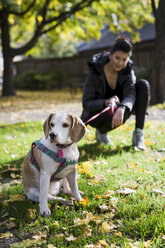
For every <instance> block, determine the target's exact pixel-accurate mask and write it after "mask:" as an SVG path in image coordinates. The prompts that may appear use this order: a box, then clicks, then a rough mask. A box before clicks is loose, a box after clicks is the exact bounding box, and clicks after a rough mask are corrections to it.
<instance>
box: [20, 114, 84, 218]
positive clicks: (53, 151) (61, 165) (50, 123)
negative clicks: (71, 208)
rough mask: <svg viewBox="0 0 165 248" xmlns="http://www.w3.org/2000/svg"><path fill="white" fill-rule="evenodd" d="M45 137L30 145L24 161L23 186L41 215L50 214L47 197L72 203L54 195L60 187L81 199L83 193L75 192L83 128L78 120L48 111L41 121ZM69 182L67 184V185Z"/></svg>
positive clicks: (75, 117)
mask: <svg viewBox="0 0 165 248" xmlns="http://www.w3.org/2000/svg"><path fill="white" fill-rule="evenodd" d="M43 130H44V134H45V136H43V137H42V138H41V139H40V140H37V141H35V142H34V143H33V144H32V147H31V151H29V153H28V154H27V155H26V157H25V159H24V163H23V185H24V189H25V193H26V196H27V197H28V199H30V200H32V201H35V202H39V203H40V214H41V215H42V216H48V215H50V214H51V211H50V209H49V208H48V202H47V201H48V200H59V201H60V202H61V203H63V204H66V205H71V204H72V201H70V200H65V199H63V198H61V197H56V195H57V194H58V193H59V192H60V189H61V188H63V192H64V193H66V194H70V193H71V194H72V195H73V197H74V198H75V200H76V201H81V200H82V198H81V195H83V192H81V191H78V185H77V161H78V158H79V151H78V149H77V144H76V143H77V142H78V141H79V140H80V139H82V138H83V136H84V135H85V132H86V127H85V125H84V123H83V122H82V121H81V119H80V118H79V117H78V116H76V115H74V114H72V113H64V112H56V113H53V114H50V115H49V117H48V118H47V120H46V121H45V123H44V124H43ZM68 183H69V184H68Z"/></svg>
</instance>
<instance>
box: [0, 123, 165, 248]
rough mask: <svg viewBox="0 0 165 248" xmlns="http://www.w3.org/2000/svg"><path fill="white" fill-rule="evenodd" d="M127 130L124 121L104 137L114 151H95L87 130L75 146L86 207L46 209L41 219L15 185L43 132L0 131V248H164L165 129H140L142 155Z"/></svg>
mask: <svg viewBox="0 0 165 248" xmlns="http://www.w3.org/2000/svg"><path fill="white" fill-rule="evenodd" d="M133 127H134V122H133V121H128V122H127V123H126V124H125V125H123V126H121V127H120V128H118V129H116V130H114V131H113V132H111V133H109V135H110V137H111V139H112V141H113V142H114V144H115V146H114V147H111V146H108V145H99V144H97V143H96V141H95V135H94V131H95V130H94V129H93V128H90V127H88V131H87V134H86V137H85V138H84V139H83V140H81V141H80V142H79V144H78V147H79V151H80V159H79V165H78V175H79V178H78V184H79V189H80V190H82V191H84V192H85V200H84V203H81V204H77V203H76V202H75V203H74V206H73V207H66V206H63V205H60V204H59V203H58V202H50V209H51V212H52V215H51V216H50V217H46V218H43V217H41V216H40V214H39V205H38V204H37V203H33V202H32V201H29V200H27V199H26V197H25V194H24V190H23V186H22V182H21V171H22V168H21V166H22V162H23V159H24V157H25V155H26V153H27V152H28V150H29V149H30V145H31V143H32V142H33V141H34V140H36V139H38V138H40V137H41V136H42V135H43V131H42V124H41V123H40V122H26V123H21V124H14V125H0V137H1V139H0V172H1V178H0V179H1V184H0V187H1V188H2V191H1V195H0V216H1V218H0V221H1V222H0V231H1V234H0V247H1V245H2V247H3V245H4V244H10V247H11V248H12V247H16V248H19V247H48V248H49V247H50V248H51V247H59V248H62V247H122V248H123V247H126V248H131V247H140V248H142V247H165V241H164V240H165V236H164V235H165V196H164V195H163V193H162V194H161V192H164V193H165V154H164V150H165V126H164V123H163V122H146V125H145V143H146V145H147V150H146V151H145V152H142V151H135V150H134V149H133V147H132V146H131V139H132V132H133ZM4 186H5V187H4ZM125 188H128V189H132V190H134V193H129V194H126V193H127V192H125V193H124V192H123V190H124V189H125ZM154 189H157V190H160V193H157V192H156V191H155V190H154ZM64 197H66V196H64ZM70 197H71V196H67V198H70ZM2 234H4V235H6V237H5V238H2ZM7 235H8V236H7ZM10 235H13V236H12V237H9V236H10ZM104 242H105V243H104ZM51 245H52V246H51ZM90 245H91V246H90ZM92 245H93V246H92Z"/></svg>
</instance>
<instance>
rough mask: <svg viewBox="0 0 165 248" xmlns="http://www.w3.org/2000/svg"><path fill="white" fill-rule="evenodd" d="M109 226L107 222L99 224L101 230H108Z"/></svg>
mask: <svg viewBox="0 0 165 248" xmlns="http://www.w3.org/2000/svg"><path fill="white" fill-rule="evenodd" d="M110 231H111V227H110V225H109V224H108V223H107V222H103V223H102V226H101V232H110Z"/></svg>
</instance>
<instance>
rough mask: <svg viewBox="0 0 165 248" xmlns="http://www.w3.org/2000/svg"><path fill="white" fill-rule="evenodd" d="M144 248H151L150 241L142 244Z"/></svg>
mask: <svg viewBox="0 0 165 248" xmlns="http://www.w3.org/2000/svg"><path fill="white" fill-rule="evenodd" d="M144 247H145V248H149V247H151V240H148V241H146V242H144Z"/></svg>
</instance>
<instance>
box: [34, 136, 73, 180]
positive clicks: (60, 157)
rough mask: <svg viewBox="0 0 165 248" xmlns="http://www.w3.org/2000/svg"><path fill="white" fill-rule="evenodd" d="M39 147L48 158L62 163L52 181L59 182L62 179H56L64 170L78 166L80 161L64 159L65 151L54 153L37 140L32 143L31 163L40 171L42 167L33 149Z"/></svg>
mask: <svg viewBox="0 0 165 248" xmlns="http://www.w3.org/2000/svg"><path fill="white" fill-rule="evenodd" d="M35 147H37V148H38V149H39V150H40V151H42V152H43V153H45V154H46V155H47V156H49V157H50V158H52V159H53V160H54V161H56V162H58V163H60V164H59V166H58V168H57V170H56V171H55V172H54V173H53V175H52V176H51V181H59V180H61V179H62V178H59V177H56V176H57V175H58V174H59V173H60V172H61V171H62V170H63V169H65V168H66V167H67V166H68V165H76V164H77V162H78V160H70V159H67V158H63V151H62V150H59V151H58V153H55V152H53V151H52V150H50V149H48V148H47V147H46V146H44V145H43V144H42V143H41V142H40V140H36V141H35V142H33V143H32V146H31V151H30V161H31V163H32V164H33V165H34V166H35V167H36V169H37V170H38V171H40V166H39V165H38V163H37V161H36V159H35V157H34V154H33V149H34V148H35Z"/></svg>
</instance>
